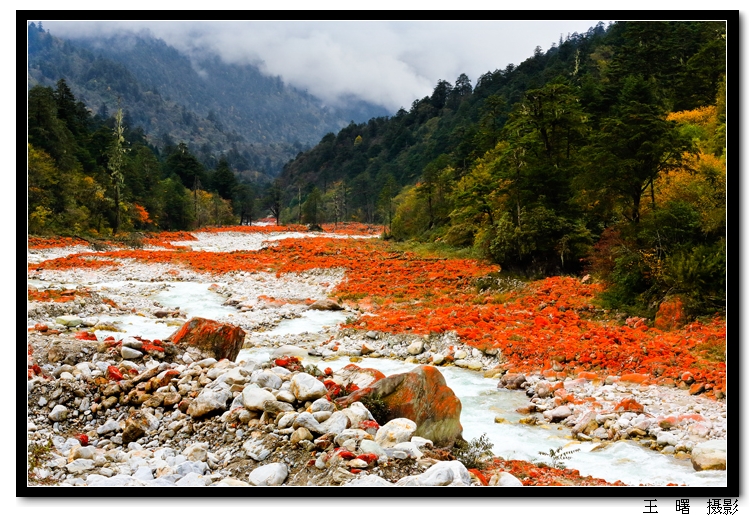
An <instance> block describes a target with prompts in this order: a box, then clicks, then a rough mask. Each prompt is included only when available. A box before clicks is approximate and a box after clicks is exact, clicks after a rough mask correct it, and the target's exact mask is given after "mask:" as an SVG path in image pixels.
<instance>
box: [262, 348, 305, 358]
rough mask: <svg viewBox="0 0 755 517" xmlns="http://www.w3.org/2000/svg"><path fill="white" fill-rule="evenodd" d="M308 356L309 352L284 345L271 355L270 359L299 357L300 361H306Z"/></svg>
mask: <svg viewBox="0 0 755 517" xmlns="http://www.w3.org/2000/svg"><path fill="white" fill-rule="evenodd" d="M307 355H309V352H307V351H306V350H304V349H303V348H301V347H298V346H292V345H283V346H280V347H278V348H276V349H275V350H273V351H272V352H271V353H270V359H275V358H277V357H298V358H299V359H304V358H305V357H307Z"/></svg>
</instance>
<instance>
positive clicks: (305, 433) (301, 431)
mask: <svg viewBox="0 0 755 517" xmlns="http://www.w3.org/2000/svg"><path fill="white" fill-rule="evenodd" d="M312 439H313V436H312V433H311V432H309V429H307V428H305V427H300V428H298V429H297V430H295V431H294V432H293V433H291V436H290V437H289V441H290V442H291V443H299V442H300V441H302V440H309V441H310V442H311V441H312Z"/></svg>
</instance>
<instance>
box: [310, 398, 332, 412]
mask: <svg viewBox="0 0 755 517" xmlns="http://www.w3.org/2000/svg"><path fill="white" fill-rule="evenodd" d="M335 409H336V405H335V404H333V403H332V402H331V401H329V400H328V399H327V398H325V397H322V398H319V399H317V400H315V401H314V402H312V405H311V406H309V408H308V409H307V411H309V412H310V413H316V412H318V411H330V412H331V413H332V412H333V411H335Z"/></svg>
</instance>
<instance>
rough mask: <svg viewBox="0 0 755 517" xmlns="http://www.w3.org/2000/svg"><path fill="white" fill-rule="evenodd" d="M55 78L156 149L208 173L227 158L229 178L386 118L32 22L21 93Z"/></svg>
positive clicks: (143, 42)
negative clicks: (177, 147) (176, 148)
mask: <svg viewBox="0 0 755 517" xmlns="http://www.w3.org/2000/svg"><path fill="white" fill-rule="evenodd" d="M61 78H63V79H65V80H66V82H67V83H68V85H69V87H70V88H71V91H72V92H73V94H74V95H75V96H76V97H77V98H78V99H79V100H81V101H82V102H83V103H84V104H85V105H86V106H87V107H88V108H89V109H91V110H92V111H93V112H94V113H99V114H101V115H103V116H104V117H105V118H106V117H107V116H108V115H109V114H112V113H114V112H115V110H116V109H117V99H118V98H120V99H121V103H122V105H123V106H124V111H125V115H126V119H125V122H126V125H127V126H129V127H137V126H138V127H141V128H142V129H143V130H144V133H145V135H146V136H147V138H148V140H149V141H150V143H152V144H153V145H155V146H156V147H158V148H160V149H161V148H162V147H163V146H164V145H166V144H177V143H179V142H185V143H186V144H187V145H188V147H189V149H191V150H192V152H194V153H196V155H197V157H198V158H199V160H200V161H202V163H203V164H204V165H205V166H207V167H214V166H215V165H216V164H217V160H218V157H219V156H220V155H221V154H225V156H226V157H227V160H228V161H229V163H230V165H231V166H232V167H233V168H234V169H235V170H237V171H257V172H262V173H265V174H268V175H276V174H277V173H278V172H279V171H280V168H281V166H282V165H283V164H284V163H285V162H286V161H287V160H288V159H289V158H291V157H293V156H294V155H295V154H296V153H298V152H300V151H302V150H304V149H306V148H308V147H310V146H311V145H314V144H315V143H317V141H319V139H320V138H321V137H322V135H323V134H325V133H327V132H328V131H337V130H339V129H340V128H341V127H344V126H345V125H347V124H348V123H349V122H350V121H351V120H357V121H360V120H367V119H369V118H370V117H373V116H377V115H383V114H386V111H385V110H384V109H383V108H381V107H378V106H375V105H370V104H367V103H364V102H356V101H355V102H352V103H351V104H350V105H348V106H347V107H345V108H333V107H328V106H324V105H323V103H322V102H321V101H320V100H319V99H317V98H315V97H313V96H312V95H309V94H307V93H306V92H303V91H301V90H298V89H296V88H293V87H291V86H288V85H286V84H284V83H283V82H282V81H281V80H280V78H277V77H269V76H265V75H263V74H262V73H260V71H259V70H258V69H257V68H255V67H253V66H250V65H246V66H241V65H234V64H228V63H224V62H223V61H221V60H220V58H218V57H217V56H212V55H207V56H206V57H205V58H203V59H200V60H196V59H195V60H192V58H190V57H189V56H187V55H184V54H182V53H180V52H179V51H178V50H176V49H175V48H173V47H171V46H169V45H167V44H166V43H165V42H164V41H162V40H159V39H156V38H154V37H152V36H150V35H149V34H148V33H140V34H118V35H114V36H112V37H110V38H80V39H76V40H64V39H60V38H57V37H55V35H52V34H50V33H49V32H45V31H44V30H40V27H39V26H37V25H36V24H30V25H29V86H30V87H32V86H35V85H42V86H54V85H55V84H56V83H57V81H58V80H59V79H61Z"/></svg>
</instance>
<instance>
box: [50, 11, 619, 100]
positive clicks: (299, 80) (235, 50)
mask: <svg viewBox="0 0 755 517" xmlns="http://www.w3.org/2000/svg"><path fill="white" fill-rule="evenodd" d="M42 21H43V24H44V27H45V29H49V30H50V32H51V33H52V34H53V35H55V36H60V37H65V38H78V37H86V36H106V35H113V34H116V33H121V32H139V31H144V30H147V31H149V33H151V34H152V35H154V36H156V37H158V38H161V39H163V40H164V41H165V42H166V43H168V44H170V45H172V46H174V47H176V48H177V49H178V50H180V51H182V52H186V53H188V54H189V55H191V56H192V57H194V58H201V57H202V56H205V55H208V54H217V55H219V56H220V57H221V59H223V60H224V61H227V62H230V63H244V64H247V63H248V64H253V65H256V66H258V67H259V68H260V70H261V71H262V72H263V73H265V74H268V75H273V76H280V77H281V78H282V79H283V80H284V81H285V82H286V83H288V84H290V85H292V86H295V87H297V88H300V89H304V90H307V91H308V92H309V93H311V94H313V95H315V96H317V97H319V98H321V99H322V100H323V101H324V102H325V103H327V104H331V105H338V104H339V101H340V100H341V99H344V98H347V97H356V98H360V99H364V100H366V101H370V102H374V103H376V104H380V105H382V106H385V107H386V108H387V109H388V110H389V111H393V112H395V111H396V110H398V108H399V107H402V106H403V107H405V108H407V109H408V108H409V107H410V106H411V103H412V102H413V101H414V100H415V99H418V98H422V97H424V96H426V95H430V93H432V90H433V88H434V87H435V85H436V83H437V82H438V80H440V79H443V80H446V81H448V82H450V83H451V84H453V83H454V82H455V80H456V78H457V77H458V76H459V74H461V73H466V74H467V75H468V76H469V78H470V80H471V81H472V83H473V84H474V82H475V81H476V80H477V78H478V77H479V76H480V75H482V74H483V73H485V72H488V71H493V70H495V69H503V68H505V67H506V65H508V64H509V63H513V64H514V65H518V64H519V63H521V62H522V61H524V60H525V59H527V58H528V57H530V56H532V55H533V53H534V49H535V47H536V46H538V45H539V46H540V47H542V49H543V50H544V51H547V50H548V49H549V48H550V47H551V45H552V44H553V43H556V44H557V43H558V41H559V39H560V38H561V37H563V38H566V37H567V35H568V34H570V33H574V32H578V33H583V32H585V31H587V30H588V29H589V28H590V27H593V26H595V25H596V24H597V23H598V20H591V21H586V20H533V21H501V20H497V21H222V22H217V21H180V22H179V21H107V22H104V21H102V22H100V21H53V20H42ZM607 23H608V22H607V21H606V24H607Z"/></svg>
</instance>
